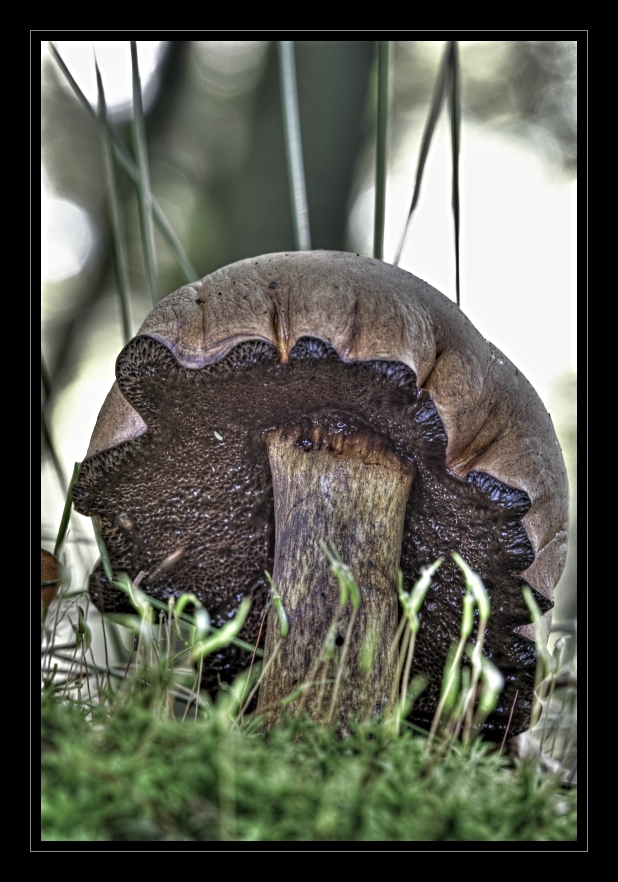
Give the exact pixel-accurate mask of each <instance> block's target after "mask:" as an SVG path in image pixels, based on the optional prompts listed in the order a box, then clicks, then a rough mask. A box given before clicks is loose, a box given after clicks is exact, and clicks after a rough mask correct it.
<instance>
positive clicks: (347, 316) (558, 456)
mask: <svg viewBox="0 0 618 882" xmlns="http://www.w3.org/2000/svg"><path fill="white" fill-rule="evenodd" d="M317 366H319V367H320V372H319V374H317V373H316V372H315V369H316V367H317ZM318 376H319V377H320V379H319V380H318V379H316V377H318ZM117 378H118V379H117V383H115V384H114V386H113V387H112V390H111V391H110V393H109V395H108V397H107V399H106V401H105V404H104V405H103V408H102V410H101V413H100V415H99V418H98V420H97V424H96V427H95V430H94V433H93V436H92V440H91V442H90V447H89V449H88V453H87V458H86V460H85V461H84V463H83V465H82V469H81V472H80V476H79V479H78V481H77V483H76V484H75V487H74V490H73V496H74V500H75V504H76V507H77V509H78V510H79V511H81V512H83V513H84V514H89V515H96V516H97V517H98V521H99V525H100V527H101V529H102V531H103V535H104V538H105V539H106V542H107V545H108V550H109V552H110V556H111V559H112V563H113V565H114V567H115V568H116V569H126V570H127V571H128V572H129V574H130V575H132V576H133V577H134V576H135V575H137V572H138V571H139V570H145V571H147V572H150V573H151V574H152V575H153V578H152V580H151V582H150V583H149V580H148V578H147V579H146V580H145V581H144V583H143V584H142V587H143V588H145V590H147V591H148V592H149V593H152V594H154V595H156V596H159V597H161V598H162V599H163V598H165V597H167V596H169V594H170V593H173V592H177V593H179V592H181V591H185V590H192V591H195V592H196V593H197V594H198V596H200V597H202V598H203V599H204V602H205V603H206V604H207V605H208V606H209V608H210V609H211V612H212V613H213V615H214V620H215V623H216V621H217V616H219V618H220V620H221V621H224V620H225V618H226V617H227V616H229V615H230V614H233V609H234V608H235V607H236V606H237V605H238V602H239V600H240V598H241V597H242V596H243V595H249V596H252V597H253V598H254V601H255V602H254V604H253V609H252V614H251V615H250V616H249V619H248V621H247V624H246V625H245V630H244V636H246V639H252V638H253V639H255V637H256V635H257V623H258V622H259V619H260V616H261V612H262V610H263V608H264V603H265V598H266V585H265V582H264V577H263V570H264V569H271V568H272V554H273V544H274V539H273V529H274V527H273V523H272V520H271V519H272V510H273V509H272V506H273V501H272V485H271V483H270V473H269V469H268V461H267V457H266V452H265V443H264V437H265V436H264V433H265V432H267V431H268V430H272V429H273V428H275V427H281V426H285V425H291V424H294V425H297V426H299V431H300V432H301V434H302V432H305V434H306V435H307V438H309V437H310V436H311V432H312V431H313V432H315V430H316V429H315V427H316V425H318V424H319V425H322V426H324V425H326V423H327V422H328V420H329V419H331V421H332V419H335V418H336V417H337V414H339V417H340V418H341V420H342V421H343V422H344V423H345V422H346V420H347V421H349V422H350V423H355V421H356V422H358V423H359V424H360V423H366V424H369V425H370V427H371V429H372V430H374V431H375V432H377V433H379V434H380V435H381V436H384V437H387V438H389V439H390V441H389V442H388V443H389V444H391V445H392V446H393V448H394V449H395V450H396V451H397V453H398V455H400V456H402V457H403V458H404V459H406V458H407V459H408V460H410V461H412V462H414V464H415V465H416V467H417V469H418V472H417V477H416V478H415V480H414V484H413V488H412V491H411V494H410V498H409V500H408V504H407V509H406V518H405V526H404V540H403V547H402V555H401V566H402V569H403V570H404V575H405V579H406V583H407V587H410V584H411V583H412V582H413V581H414V580H415V579H416V578H418V575H419V572H420V568H421V566H423V565H426V564H429V563H432V562H433V560H435V558H436V557H438V556H439V555H445V554H446V555H448V554H449V553H450V552H451V551H459V552H460V553H461V554H462V556H463V557H464V558H465V559H466V560H467V561H468V562H469V564H470V565H471V566H472V567H473V568H474V569H475V570H477V572H479V573H480V575H481V577H482V578H483V580H484V582H485V584H486V587H487V588H488V591H489V593H490V596H491V600H492V618H491V620H490V626H489V632H488V635H487V640H486V644H485V645H486V648H487V652H488V654H490V655H491V656H492V657H493V659H494V661H495V662H496V664H497V665H498V667H499V668H501V670H502V672H503V674H504V676H505V680H506V683H505V688H504V691H503V694H502V697H501V701H500V703H499V707H498V708H497V710H496V712H495V713H494V714H493V715H492V717H490V718H489V720H488V722H487V724H486V728H487V730H488V734H489V735H490V737H495V738H499V737H501V734H502V731H503V728H504V725H505V720H506V718H508V714H509V711H510V708H511V704H512V702H513V699H514V695H515V690H516V689H518V690H519V697H518V700H517V706H516V709H515V714H514V716H513V720H512V723H511V729H510V731H511V733H512V734H515V733H516V732H517V731H521V730H522V729H523V728H525V726H526V723H527V718H528V714H529V709H530V699H531V696H532V688H533V682H534V668H535V663H536V662H535V657H534V651H533V646H532V644H531V642H530V641H531V637H532V631H531V628H530V627H529V626H528V625H527V622H528V621H529V616H528V611H527V608H526V606H525V603H524V602H523V598H522V596H521V586H522V585H523V584H524V582H526V583H528V584H529V585H530V586H531V587H532V588H533V590H534V591H535V594H536V597H537V601H538V602H539V605H540V606H541V608H542V609H543V610H544V612H546V615H545V622H546V625H548V624H549V617H550V615H551V613H550V609H551V605H552V592H553V588H554V586H555V584H556V582H557V581H558V578H559V576H560V574H561V572H562V569H563V566H564V561H565V556H566V530H567V522H568V485H567V477H566V470H565V466H564V461H563V458H562V453H561V450H560V447H559V445H558V441H557V439H556V436H555V433H554V429H553V425H552V423H551V419H550V417H549V414H548V413H547V411H546V410H545V408H544V406H543V404H542V402H541V401H540V399H539V397H538V395H537V394H536V392H535V391H534V389H533V388H532V386H531V385H530V383H529V382H528V381H527V380H526V379H525V377H524V376H523V375H522V374H521V373H520V372H519V371H518V370H517V368H515V366H514V365H513V364H512V363H511V362H510V361H509V360H508V359H507V358H506V356H504V355H503V354H502V353H501V352H500V351H499V350H498V349H496V347H494V346H493V345H492V344H491V343H489V342H488V341H487V340H485V339H484V338H483V337H482V336H481V335H480V334H479V332H478V331H477V330H476V329H475V328H474V327H473V325H472V324H471V323H470V321H469V320H468V319H467V318H466V316H465V315H464V314H463V313H462V312H461V310H460V309H459V308H458V307H457V306H456V305H455V304H454V303H452V302H451V301H450V300H448V299H447V298H446V297H444V296H443V295H442V294H440V293H439V292H438V291H436V290H435V289H434V288H432V287H431V286H430V285H428V284H426V283H425V282H423V281H421V280H420V279H418V278H416V277H415V276H413V275H411V274H410V273H407V272H405V271H404V270H402V269H399V268H397V267H393V266H391V265H388V264H385V263H382V262H381V261H379V260H373V259H369V258H366V257H359V256H358V255H354V254H345V253H339V252H328V251H317V252H301V253H290V254H271V255H265V256H263V257H259V258H255V259H251V260H244V261H240V262H238V263H236V264H233V265H231V266H228V267H224V268H223V269H221V270H218V271H217V272H215V273H213V274H211V275H210V276H207V277H205V278H204V279H202V280H200V281H199V282H196V283H194V284H193V285H187V286H185V287H183V288H181V289H179V290H178V291H176V292H174V293H173V294H170V295H169V296H168V297H166V298H165V299H164V300H163V301H161V303H159V304H158V305H157V306H156V307H155V308H154V309H153V310H152V312H151V313H150V314H149V315H148V316H147V318H146V320H145V322H144V324H143V325H142V327H141V328H140V330H139V332H138V334H137V335H136V337H135V338H134V339H133V340H132V341H130V342H129V344H127V346H126V347H125V348H124V350H123V351H122V353H121V354H120V356H119V358H118V361H117ZM188 389H191V390H192V393H191V395H190V396H189V397H188V398H187V399H186V400H187V401H189V403H183V402H184V401H185V396H186V392H187V390H188ZM164 390H165V391H164ZM331 394H332V398H329V396H330V395H331ZM244 395H247V398H246V399H245V398H243V396H244ZM190 402H192V403H190ZM382 403H384V404H385V408H384V409H383V410H380V408H381V406H382ZM333 414H334V415H335V416H333ZM303 415H306V418H307V419H308V421H309V422H308V423H306V424H303V423H302V419H303ZM353 431H356V429H355V428H353ZM247 456H249V458H250V463H248V462H247V460H246V457H247ZM168 463H169V465H170V467H172V468H173V469H175V472H174V474H175V475H176V476H177V477H176V478H174V479H172V478H171V477H168V474H167V473H166V471H165V469H166V467H167V464H168ZM169 474H170V475H171V472H170V473H169ZM215 476H216V478H217V480H219V478H221V479H222V482H221V483H219V484H215V480H214V478H215ZM178 548H184V549H185V552H184V554H183V555H182V556H181V557H180V560H179V562H178V563H177V565H176V566H175V567H174V568H172V569H170V570H165V571H161V572H159V573H156V572H155V571H156V569H157V566H158V564H159V563H160V562H161V561H162V560H163V559H165V558H166V557H168V556H169V555H170V554H171V553H173V552H174V551H176V550H177V549H178ZM154 576H156V578H154ZM462 590H463V588H462V580H461V574H460V573H459V571H458V570H457V568H456V566H455V565H454V563H452V562H451V561H450V557H449V558H448V560H445V563H444V564H443V566H442V567H441V569H440V570H439V571H438V573H437V574H436V577H435V578H434V587H433V589H432V591H430V593H429V595H428V596H427V599H426V602H425V607H424V608H423V623H422V626H421V631H420V634H419V639H418V644H417V650H416V656H415V665H414V670H416V671H424V672H429V674H430V677H431V683H430V686H429V688H428V689H427V690H426V692H425V693H424V694H423V696H421V699H420V700H419V702H418V703H417V706H416V710H415V714H416V718H417V719H418V720H419V722H421V723H423V724H427V723H428V721H429V720H430V717H431V714H432V710H433V706H435V695H436V690H437V689H438V688H439V679H440V676H441V672H442V667H443V663H444V658H445V656H446V651H447V650H448V646H449V645H450V642H451V641H452V640H453V639H455V638H456V637H457V634H458V631H459V619H460V612H461V595H462ZM91 592H92V594H93V597H94V599H95V602H96V603H97V605H98V606H99V607H101V608H103V607H105V608H108V609H110V608H115V609H118V608H121V607H122V605H123V604H124V599H123V598H121V597H120V596H118V595H117V594H116V593H115V592H114V590H113V589H111V587H110V586H109V585H107V583H106V581H105V577H104V576H103V574H102V573H101V572H100V571H97V572H96V573H95V575H94V576H93V579H92V582H91ZM242 664H243V659H242V657H241V655H240V654H239V653H238V651H237V650H234V649H230V650H229V651H228V652H227V653H222V654H221V656H220V657H219V658H218V659H217V660H215V661H214V663H213V668H212V671H213V677H214V678H215V680H216V673H218V672H225V671H226V670H227V671H230V672H233V670H235V669H237V668H238V667H239V666H240V667H241V666H242Z"/></svg>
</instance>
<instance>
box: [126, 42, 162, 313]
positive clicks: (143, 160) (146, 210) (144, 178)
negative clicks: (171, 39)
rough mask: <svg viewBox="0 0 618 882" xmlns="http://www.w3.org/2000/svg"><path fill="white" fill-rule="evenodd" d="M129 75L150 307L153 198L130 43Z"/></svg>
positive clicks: (155, 297)
mask: <svg viewBox="0 0 618 882" xmlns="http://www.w3.org/2000/svg"><path fill="white" fill-rule="evenodd" d="M131 72H132V75H133V124H132V129H133V149H134V150H135V155H136V157H137V167H138V169H139V183H138V185H137V203H138V206H139V222H140V227H141V231H142V249H143V252H144V268H145V270H146V278H147V280H148V287H149V288H150V296H151V297H152V305H153V306H156V305H157V303H158V302H159V284H158V282H157V268H156V264H155V248H154V231H153V229H152V195H151V192H150V172H149V169H148V145H147V143H146V122H145V120H144V107H143V104H142V83H141V79H140V75H139V62H138V59H137V42H136V41H135V40H131Z"/></svg>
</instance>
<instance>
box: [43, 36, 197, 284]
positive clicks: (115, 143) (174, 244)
mask: <svg viewBox="0 0 618 882" xmlns="http://www.w3.org/2000/svg"><path fill="white" fill-rule="evenodd" d="M49 47H50V51H51V54H52V57H53V58H54V60H55V62H56V64H57V65H58V67H59V68H60V70H61V71H62V73H63V74H64V76H65V78H66V80H67V82H68V84H69V85H70V87H71V89H72V90H73V92H74V93H75V96H76V97H77V99H78V101H79V102H80V104H82V105H83V106H84V107H85V108H86V110H87V111H88V112H89V113H90V114H91V116H93V117H94V118H95V119H97V120H98V119H99V118H98V117H97V115H96V113H95V111H94V110H93V108H92V106H91V104H90V102H89V101H88V99H87V98H86V96H85V95H84V93H83V92H82V90H81V89H80V88H79V86H78V85H77V83H76V82H75V80H74V78H73V76H72V75H71V72H70V71H69V69H68V67H67V66H66V64H65V63H64V61H63V59H62V56H61V55H60V53H59V52H58V50H57V49H56V47H55V46H54V44H53V43H52V42H50V44H49ZM99 122H100V123H101V125H104V126H105V128H106V130H107V133H108V136H109V139H110V142H111V144H112V147H113V148H114V153H115V155H116V158H117V160H118V162H119V163H120V165H121V166H122V167H123V168H124V170H125V171H126V173H127V174H128V175H129V177H130V178H131V180H132V181H133V183H134V184H135V185H136V186H137V185H138V183H139V169H138V168H137V165H136V164H135V162H134V161H133V157H132V156H131V154H130V153H129V151H128V150H127V148H126V147H125V145H124V144H123V143H122V141H121V140H120V138H119V137H118V135H117V134H116V132H115V131H114V129H113V128H112V127H111V125H110V124H109V122H103V120H99ZM152 217H153V220H154V222H155V224H156V225H157V228H158V230H159V232H160V233H161V235H162V236H163V238H164V239H165V241H166V243H167V245H168V247H169V249H170V251H171V252H172V254H173V255H174V257H175V258H176V262H177V263H178V266H179V267H180V268H181V270H182V271H183V272H184V274H185V277H186V279H187V282H194V281H195V280H196V279H197V278H199V273H198V272H197V270H196V269H195V267H194V266H193V264H192V263H191V261H190V260H189V258H188V257H187V255H186V254H185V252H184V250H183V248H182V245H181V244H180V242H179V241H178V239H177V238H176V234H175V233H174V231H173V230H172V228H171V226H170V225H169V223H168V220H167V218H166V217H165V215H164V214H163V212H162V211H161V208H160V207H159V205H158V203H157V202H156V201H155V200H154V199H152Z"/></svg>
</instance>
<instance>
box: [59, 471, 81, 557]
mask: <svg viewBox="0 0 618 882" xmlns="http://www.w3.org/2000/svg"><path fill="white" fill-rule="evenodd" d="M80 466H81V462H76V463H75V465H74V467H73V474H72V475H71V480H70V481H69V487H68V489H67V495H66V499H65V501H64V509H63V511H62V518H61V519H60V527H59V528H58V536H57V537H56V544H55V545H54V557H59V556H60V552H61V551H62V546H63V544H64V537H65V536H66V534H67V529H68V526H69V520H70V518H71V506H72V505H73V500H72V499H71V490H72V489H73V484H74V483H75V481H76V480H77V476H78V474H79V469H80Z"/></svg>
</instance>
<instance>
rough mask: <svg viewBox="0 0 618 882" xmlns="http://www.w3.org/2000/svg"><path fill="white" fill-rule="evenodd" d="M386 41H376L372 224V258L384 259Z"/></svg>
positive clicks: (387, 47)
mask: <svg viewBox="0 0 618 882" xmlns="http://www.w3.org/2000/svg"><path fill="white" fill-rule="evenodd" d="M388 50H389V45H388V40H379V41H378V125H377V132H376V201H375V215H374V223H373V256H374V257H377V258H378V260H382V258H383V257H384V211H385V206H386V131H387V125H388V55H389V52H388Z"/></svg>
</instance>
